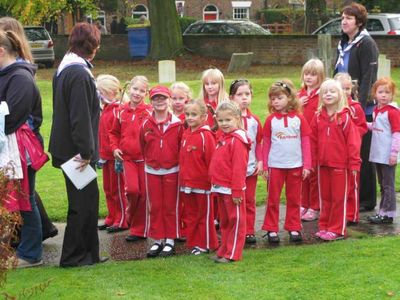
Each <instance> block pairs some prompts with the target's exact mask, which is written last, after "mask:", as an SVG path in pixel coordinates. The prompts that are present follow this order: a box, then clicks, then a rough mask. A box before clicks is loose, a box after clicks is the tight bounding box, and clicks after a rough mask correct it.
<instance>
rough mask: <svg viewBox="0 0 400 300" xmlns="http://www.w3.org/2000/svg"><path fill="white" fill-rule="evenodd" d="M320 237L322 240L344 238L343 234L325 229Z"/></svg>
mask: <svg viewBox="0 0 400 300" xmlns="http://www.w3.org/2000/svg"><path fill="white" fill-rule="evenodd" d="M320 238H321V239H322V240H324V241H337V240H342V239H344V235H341V234H337V233H334V232H332V231H327V232H325V233H324V234H321V236H320Z"/></svg>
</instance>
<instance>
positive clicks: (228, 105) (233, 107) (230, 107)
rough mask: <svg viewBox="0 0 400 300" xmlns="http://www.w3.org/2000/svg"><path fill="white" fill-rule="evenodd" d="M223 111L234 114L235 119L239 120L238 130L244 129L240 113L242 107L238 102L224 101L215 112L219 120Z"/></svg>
mask: <svg viewBox="0 0 400 300" xmlns="http://www.w3.org/2000/svg"><path fill="white" fill-rule="evenodd" d="M221 111H227V112H230V113H231V114H232V116H233V117H235V118H237V119H238V121H239V122H238V128H240V129H243V124H242V112H241V111H240V107H239V105H238V104H237V103H236V102H233V101H224V102H221V103H220V104H218V107H217V110H216V112H215V115H216V116H217V118H218V113H220V112H221Z"/></svg>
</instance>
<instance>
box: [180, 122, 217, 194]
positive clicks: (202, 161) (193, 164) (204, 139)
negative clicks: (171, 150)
mask: <svg viewBox="0 0 400 300" xmlns="http://www.w3.org/2000/svg"><path fill="white" fill-rule="evenodd" d="M214 150H215V137H214V133H213V132H212V131H211V129H210V127H209V126H208V125H204V126H202V127H200V128H199V129H197V130H195V131H193V132H192V130H191V129H190V128H188V129H186V130H185V131H184V133H183V136H182V142H181V150H180V152H179V172H180V173H179V178H180V186H183V187H190V188H197V189H201V190H206V191H209V190H210V189H211V183H210V180H209V177H208V166H209V165H210V162H211V157H212V154H213V153H214Z"/></svg>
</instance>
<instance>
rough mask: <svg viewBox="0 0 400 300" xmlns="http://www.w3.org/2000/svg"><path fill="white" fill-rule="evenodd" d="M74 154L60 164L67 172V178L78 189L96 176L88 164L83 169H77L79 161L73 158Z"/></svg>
mask: <svg viewBox="0 0 400 300" xmlns="http://www.w3.org/2000/svg"><path fill="white" fill-rule="evenodd" d="M74 158H75V156H74V157H73V158H71V159H70V160H68V161H67V162H65V163H63V164H62V165H61V169H63V171H64V172H65V174H67V176H68V178H69V179H70V180H71V182H72V183H73V184H74V185H75V187H76V188H77V189H78V190H81V189H83V188H84V187H85V186H87V185H88V184H89V183H90V182H91V181H92V180H93V179H95V178H96V177H97V173H96V171H95V170H93V168H92V167H91V166H90V165H88V166H87V167H86V168H85V169H84V170H83V171H80V170H79V169H77V167H78V166H79V162H78V161H75V160H74Z"/></svg>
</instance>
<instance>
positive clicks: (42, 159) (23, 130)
mask: <svg viewBox="0 0 400 300" xmlns="http://www.w3.org/2000/svg"><path fill="white" fill-rule="evenodd" d="M16 135H17V142H18V144H19V145H22V146H23V148H25V150H26V152H28V155H29V159H30V161H31V167H32V169H34V170H35V171H38V170H40V168H41V167H43V166H44V164H45V163H46V162H47V161H48V160H49V156H48V155H47V154H46V153H45V152H44V149H43V147H42V145H41V144H40V142H39V140H38V138H37V137H36V135H35V134H34V133H33V131H32V129H30V128H29V126H28V125H27V124H23V125H22V126H21V127H20V128H18V130H17V131H16ZM20 155H21V156H22V155H23V153H20Z"/></svg>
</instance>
